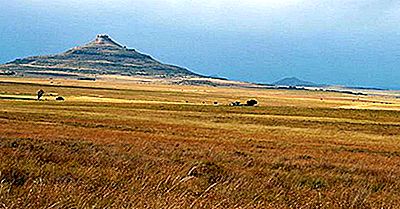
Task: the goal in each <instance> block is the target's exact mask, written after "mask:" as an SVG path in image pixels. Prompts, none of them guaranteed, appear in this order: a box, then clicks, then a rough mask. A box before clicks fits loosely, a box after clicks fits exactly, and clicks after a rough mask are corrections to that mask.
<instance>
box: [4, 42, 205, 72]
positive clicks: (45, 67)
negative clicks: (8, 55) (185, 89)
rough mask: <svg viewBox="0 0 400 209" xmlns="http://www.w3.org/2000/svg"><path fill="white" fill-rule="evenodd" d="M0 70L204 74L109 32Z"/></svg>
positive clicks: (18, 61) (14, 63)
mask: <svg viewBox="0 0 400 209" xmlns="http://www.w3.org/2000/svg"><path fill="white" fill-rule="evenodd" d="M0 71H3V72H5V71H8V72H10V71H12V72H15V73H17V74H22V75H24V74H32V73H33V74H35V73H37V74H41V73H46V72H52V73H54V72H60V73H67V74H68V73H73V74H116V75H142V76H151V77H203V76H201V75H198V74H195V73H193V72H191V71H189V70H187V69H184V68H181V67H177V66H173V65H167V64H163V63H161V62H159V61H157V60H155V59H153V58H152V57H150V56H148V55H145V54H141V53H139V52H137V51H136V50H134V49H128V48H126V47H124V46H121V45H120V44H118V43H117V42H115V41H113V40H112V39H111V38H110V37H109V36H108V35H97V37H96V39H95V40H93V41H92V42H90V43H88V44H86V45H84V46H80V47H75V48H73V49H70V50H68V51H66V52H64V53H61V54H56V55H48V56H34V57H28V58H24V59H17V60H15V61H12V62H10V63H7V64H4V65H0Z"/></svg>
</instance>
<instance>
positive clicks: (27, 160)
mask: <svg viewBox="0 0 400 209" xmlns="http://www.w3.org/2000/svg"><path fill="white" fill-rule="evenodd" d="M8 81H12V82H8V83H0V159H1V161H0V208H1V207H3V208H397V207H398V205H399V204H400V199H399V198H398V196H399V195H400V141H399V139H400V111H397V110H398V109H397V108H398V106H399V104H400V103H399V101H398V99H394V98H389V97H362V98H361V99H363V100H365V101H371V102H370V103H371V104H370V105H371V106H372V108H375V107H377V106H381V105H384V104H381V103H373V102H372V101H379V102H388V103H391V104H385V105H384V106H385V108H386V107H389V109H391V110H371V109H368V108H369V107H368V108H367V109H359V110H355V109H342V107H343V106H346V107H347V106H354V105H357V104H365V103H366V102H365V101H361V102H360V101H359V100H357V99H359V97H356V96H351V95H344V94H337V93H326V92H307V91H279V90H255V89H235V88H213V87H188V86H173V85H155V84H136V83H128V82H110V81H99V82H98V81H96V82H78V81H70V80H52V81H51V82H53V83H50V81H49V80H44V79H26V80H20V79H14V80H8ZM13 82H14V83H13ZM15 82H17V83H15ZM26 82H29V83H26ZM57 82H58V84H55V83H57ZM38 89H44V90H45V91H46V92H48V94H47V95H46V97H45V99H48V100H47V101H31V100H22V99H21V98H34V96H35V95H34V94H35V92H36V91H37V90H38ZM50 92H51V94H52V95H53V96H50V95H49V94H50ZM55 95H61V96H63V97H65V98H66V101H65V102H56V101H54V97H55ZM1 96H3V97H6V98H7V99H1ZM321 97H322V98H324V99H323V100H321ZM250 98H256V99H257V100H259V101H260V106H259V107H229V106H227V105H226V104H228V103H229V102H231V101H235V100H241V101H242V102H244V101H245V100H246V99H250ZM353 100H354V101H353ZM186 101H187V102H186ZM214 101H218V102H219V104H220V105H218V106H214V105H213V102H214ZM203 102H204V103H203Z"/></svg>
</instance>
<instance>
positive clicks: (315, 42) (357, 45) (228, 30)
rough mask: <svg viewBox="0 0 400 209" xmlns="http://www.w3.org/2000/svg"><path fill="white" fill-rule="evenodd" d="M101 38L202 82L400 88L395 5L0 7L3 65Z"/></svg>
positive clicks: (362, 0) (137, 0)
mask: <svg viewBox="0 0 400 209" xmlns="http://www.w3.org/2000/svg"><path fill="white" fill-rule="evenodd" d="M98 33H107V34H110V35H111V36H112V37H113V38H114V39H115V40H116V41H118V42H120V43H122V44H124V45H127V46H128V47H131V48H135V49H137V50H139V51H142V52H144V53H147V54H151V55H152V56H154V57H155V58H157V59H159V60H161V61H163V62H166V63H172V64H176V65H180V66H184V67H187V68H189V69H191V70H193V71H195V72H198V73H202V74H205V75H215V74H217V75H219V76H223V77H228V78H231V79H237V80H245V81H255V82H266V83H268V82H273V81H275V80H278V79H280V78H283V77H288V76H296V77H299V78H301V79H305V80H311V81H314V82H317V83H330V84H343V85H359V86H377V87H391V88H400V70H399V67H400V1H395V0H51V1H49V0H13V1H8V0H0V62H2V63H3V62H7V61H10V60H13V59H15V58H17V57H25V56H29V55H39V54H49V53H58V52H62V51H65V50H66V49H68V48H71V47H74V46H77V45H81V44H84V43H86V42H88V41H90V40H92V39H93V38H94V37H95V35H96V34H98Z"/></svg>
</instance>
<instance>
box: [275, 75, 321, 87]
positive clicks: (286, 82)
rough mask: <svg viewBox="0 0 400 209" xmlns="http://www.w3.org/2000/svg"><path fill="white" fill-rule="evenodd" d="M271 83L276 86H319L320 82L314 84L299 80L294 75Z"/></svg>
mask: <svg viewBox="0 0 400 209" xmlns="http://www.w3.org/2000/svg"><path fill="white" fill-rule="evenodd" d="M273 84H274V85H276V86H308V87H314V86H315V87H317V86H321V85H320V84H316V83H313V82H310V81H304V80H300V79H298V78H296V77H290V78H284V79H281V80H279V81H277V82H275V83H273Z"/></svg>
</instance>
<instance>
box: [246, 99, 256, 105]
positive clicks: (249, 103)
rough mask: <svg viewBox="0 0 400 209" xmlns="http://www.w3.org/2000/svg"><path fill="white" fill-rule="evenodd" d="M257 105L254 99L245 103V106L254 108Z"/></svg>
mask: <svg viewBox="0 0 400 209" xmlns="http://www.w3.org/2000/svg"><path fill="white" fill-rule="evenodd" d="M257 104H258V102H257V100H255V99H251V100H249V101H247V102H246V106H255V105H257Z"/></svg>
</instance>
